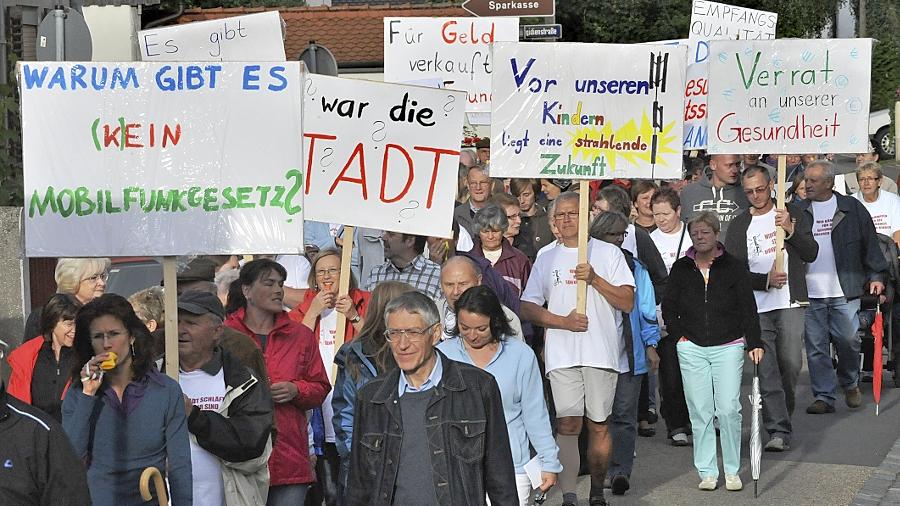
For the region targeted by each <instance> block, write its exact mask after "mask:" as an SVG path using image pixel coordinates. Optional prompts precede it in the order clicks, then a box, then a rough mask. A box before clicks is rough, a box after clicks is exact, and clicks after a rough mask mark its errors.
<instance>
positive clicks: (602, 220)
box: [589, 211, 628, 242]
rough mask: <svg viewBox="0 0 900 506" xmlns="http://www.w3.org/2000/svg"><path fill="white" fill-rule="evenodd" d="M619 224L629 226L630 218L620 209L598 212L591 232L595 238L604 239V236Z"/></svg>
mask: <svg viewBox="0 0 900 506" xmlns="http://www.w3.org/2000/svg"><path fill="white" fill-rule="evenodd" d="M618 225H625V227H626V228H627V227H628V218H626V217H625V215H624V214H622V213H620V212H618V211H607V212H605V213H600V214H598V215H597V217H596V218H594V221H593V223H591V228H590V230H589V233H590V235H591V237H593V238H594V239H597V240H598V241H603V236H604V235H606V234H608V233H609V232H611V231H612V230H613V229H614V228H615V227H616V226H618ZM604 242H605V241H604Z"/></svg>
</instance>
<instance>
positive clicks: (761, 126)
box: [708, 39, 872, 154]
mask: <svg viewBox="0 0 900 506" xmlns="http://www.w3.org/2000/svg"><path fill="white" fill-rule="evenodd" d="M871 62H872V40H871V39H812V40H769V41H750V40H747V41H744V40H735V41H718V40H717V41H711V42H710V59H709V109H708V112H709V126H710V135H709V148H708V151H709V153H711V154H713V153H729V154H740V153H773V154H791V153H858V152H862V151H866V148H867V146H868V125H869V83H870V80H869V76H870V73H871Z"/></svg>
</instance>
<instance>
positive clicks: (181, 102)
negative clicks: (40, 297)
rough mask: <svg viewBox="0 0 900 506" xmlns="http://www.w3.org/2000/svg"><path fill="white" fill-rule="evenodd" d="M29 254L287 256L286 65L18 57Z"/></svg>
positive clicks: (295, 126)
mask: <svg viewBox="0 0 900 506" xmlns="http://www.w3.org/2000/svg"><path fill="white" fill-rule="evenodd" d="M18 77H19V87H20V92H21V103H22V137H23V144H22V152H23V159H24V171H25V250H26V254H27V255H28V256H136V255H140V256H168V255H184V254H230V253H234V252H236V251H254V252H260V253H296V252H297V246H296V238H297V237H302V227H303V214H302V197H303V195H302V193H303V174H302V168H303V165H302V163H303V158H302V155H301V146H300V145H299V143H298V142H297V139H298V138H300V135H301V128H300V125H301V103H300V97H301V89H302V86H301V74H300V64H299V62H285V63H278V64H274V63H260V64H247V63H194V64H188V63H185V64H162V63H55V62H47V63H34V62H29V63H19V65H18Z"/></svg>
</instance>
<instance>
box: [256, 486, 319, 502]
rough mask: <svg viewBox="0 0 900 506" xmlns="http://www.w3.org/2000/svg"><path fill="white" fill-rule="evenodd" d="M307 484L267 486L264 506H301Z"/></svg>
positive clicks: (307, 487) (304, 499)
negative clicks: (267, 494)
mask: <svg viewBox="0 0 900 506" xmlns="http://www.w3.org/2000/svg"><path fill="white" fill-rule="evenodd" d="M308 489H309V485H277V486H274V487H269V498H268V500H266V506H303V503H304V502H305V501H306V491H307V490H308Z"/></svg>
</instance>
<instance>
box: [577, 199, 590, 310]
mask: <svg viewBox="0 0 900 506" xmlns="http://www.w3.org/2000/svg"><path fill="white" fill-rule="evenodd" d="M588 183H589V181H582V182H581V185H580V186H579V188H578V263H579V264H583V263H587V261H588V250H587V243H588V226H589V225H590V223H589V220H588V218H590V202H591V185H590V184H588ZM586 310H587V282H585V281H578V291H577V299H576V302H575V311H576V312H577V313H578V314H585V311H586Z"/></svg>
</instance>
